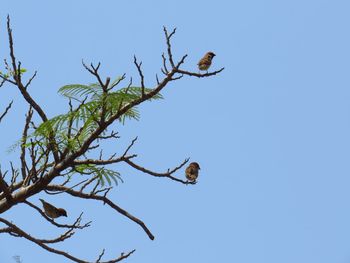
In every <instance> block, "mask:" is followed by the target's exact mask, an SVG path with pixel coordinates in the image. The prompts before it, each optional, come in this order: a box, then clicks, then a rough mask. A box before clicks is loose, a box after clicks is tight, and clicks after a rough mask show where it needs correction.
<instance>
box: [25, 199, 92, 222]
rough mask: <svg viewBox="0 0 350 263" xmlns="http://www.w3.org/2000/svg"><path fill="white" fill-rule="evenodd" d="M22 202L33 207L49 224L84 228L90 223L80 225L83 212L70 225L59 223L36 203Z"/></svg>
mask: <svg viewBox="0 0 350 263" xmlns="http://www.w3.org/2000/svg"><path fill="white" fill-rule="evenodd" d="M23 203H25V204H26V205H28V206H30V207H31V208H33V209H35V210H36V211H37V212H39V214H40V215H41V216H42V217H44V218H45V219H46V220H47V221H49V222H50V223H51V224H53V225H54V226H56V227H62V228H70V229H84V228H86V227H89V226H90V224H91V221H89V222H87V223H85V224H84V225H80V222H81V219H82V216H83V213H81V214H80V215H79V217H78V218H77V219H76V220H75V222H74V223H73V224H72V225H67V224H59V223H57V222H55V221H54V220H53V219H51V218H49V217H48V216H47V215H46V214H45V213H44V212H43V211H41V209H40V208H39V207H37V206H36V205H34V204H32V203H31V202H29V201H27V200H25V201H24V202H23Z"/></svg>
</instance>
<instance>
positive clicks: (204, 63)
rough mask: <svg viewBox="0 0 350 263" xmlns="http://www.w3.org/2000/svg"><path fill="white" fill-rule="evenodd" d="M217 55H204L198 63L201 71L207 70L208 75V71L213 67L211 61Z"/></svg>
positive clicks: (209, 53)
mask: <svg viewBox="0 0 350 263" xmlns="http://www.w3.org/2000/svg"><path fill="white" fill-rule="evenodd" d="M215 56H216V55H215V54H214V53H213V52H208V53H206V54H205V55H204V57H203V58H202V59H201V60H200V61H199V62H198V64H197V65H198V68H199V70H206V71H207V73H208V69H209V67H210V65H211V61H212V60H213V58H214V57H215Z"/></svg>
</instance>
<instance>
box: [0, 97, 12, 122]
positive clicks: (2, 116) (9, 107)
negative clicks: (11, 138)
mask: <svg viewBox="0 0 350 263" xmlns="http://www.w3.org/2000/svg"><path fill="white" fill-rule="evenodd" d="M12 103H13V100H12V101H11V102H10V103H9V105H8V106H7V107H6V109H5V111H4V112H3V114H1V116H0V122H1V121H2V119H3V118H4V117H5V115H6V114H7V113H8V111H9V110H10V109H11V107H12Z"/></svg>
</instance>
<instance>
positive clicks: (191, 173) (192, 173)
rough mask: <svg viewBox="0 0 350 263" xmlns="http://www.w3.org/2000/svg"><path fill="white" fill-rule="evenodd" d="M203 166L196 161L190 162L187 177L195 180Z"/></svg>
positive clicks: (192, 180)
mask: <svg viewBox="0 0 350 263" xmlns="http://www.w3.org/2000/svg"><path fill="white" fill-rule="evenodd" d="M200 169H201V168H200V167H199V164H198V163H196V162H193V163H190V164H189V166H188V167H187V168H186V171H185V173H186V178H187V180H189V181H191V182H195V181H196V179H197V178H198V172H199V170H200Z"/></svg>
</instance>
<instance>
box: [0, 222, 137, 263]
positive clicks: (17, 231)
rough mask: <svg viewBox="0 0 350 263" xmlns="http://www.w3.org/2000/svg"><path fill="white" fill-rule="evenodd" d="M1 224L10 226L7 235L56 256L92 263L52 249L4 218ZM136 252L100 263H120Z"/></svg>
mask: <svg viewBox="0 0 350 263" xmlns="http://www.w3.org/2000/svg"><path fill="white" fill-rule="evenodd" d="M0 222H2V223H4V224H5V225H7V226H8V228H3V229H2V230H3V231H4V230H5V229H7V230H8V231H6V233H9V234H12V235H13V234H15V235H17V236H19V237H23V238H25V239H27V240H29V241H31V242H33V243H35V244H37V245H38V246H40V247H42V248H43V249H45V250H47V251H49V252H52V253H55V254H58V255H62V256H64V257H66V258H68V259H70V260H72V261H74V262H78V263H90V262H89V261H85V260H81V259H79V258H77V257H74V256H72V255H70V254H69V253H67V252H64V251H61V250H58V249H54V248H52V247H49V246H47V245H46V244H45V243H44V242H43V240H40V239H37V238H34V237H33V236H31V235H29V234H27V233H26V232H25V231H23V230H22V229H20V228H19V227H18V226H16V225H15V224H13V223H11V222H9V221H7V220H6V219H4V218H0ZM134 252H135V250H132V251H130V252H128V253H127V254H122V255H121V256H120V257H118V258H115V259H112V260H108V261H103V262H100V263H115V262H119V261H121V260H123V259H125V258H127V257H129V256H130V255H131V254H132V253H134Z"/></svg>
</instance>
